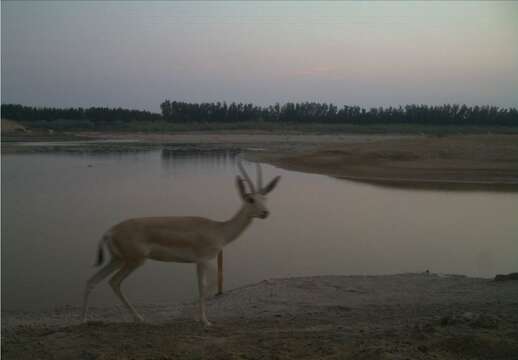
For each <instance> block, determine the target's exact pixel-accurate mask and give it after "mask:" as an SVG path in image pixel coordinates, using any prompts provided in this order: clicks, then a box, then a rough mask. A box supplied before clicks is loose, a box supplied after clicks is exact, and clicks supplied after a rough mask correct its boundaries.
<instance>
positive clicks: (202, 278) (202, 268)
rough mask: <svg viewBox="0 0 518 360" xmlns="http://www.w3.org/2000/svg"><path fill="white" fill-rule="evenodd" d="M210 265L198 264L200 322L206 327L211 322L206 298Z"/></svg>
mask: <svg viewBox="0 0 518 360" xmlns="http://www.w3.org/2000/svg"><path fill="white" fill-rule="evenodd" d="M207 268H208V264H207V263H205V262H199V263H197V264H196V273H197V275H198V291H199V292H200V317H199V318H200V320H201V321H202V322H203V323H204V324H205V325H206V326H210V322H209V320H207V315H206V312H205V297H206V289H205V283H206V277H207Z"/></svg>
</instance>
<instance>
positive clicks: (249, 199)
mask: <svg viewBox="0 0 518 360" xmlns="http://www.w3.org/2000/svg"><path fill="white" fill-rule="evenodd" d="M246 201H248V202H249V203H250V204H253V203H254V202H255V200H254V198H248V199H246Z"/></svg>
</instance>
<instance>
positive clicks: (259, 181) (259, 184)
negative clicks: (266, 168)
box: [255, 162, 263, 191]
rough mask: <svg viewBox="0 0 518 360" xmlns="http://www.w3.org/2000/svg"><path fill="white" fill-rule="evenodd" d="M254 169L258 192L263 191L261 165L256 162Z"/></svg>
mask: <svg viewBox="0 0 518 360" xmlns="http://www.w3.org/2000/svg"><path fill="white" fill-rule="evenodd" d="M255 169H256V171H257V187H258V188H259V191H261V190H262V189H263V170H262V169H261V164H259V163H258V162H256V163H255Z"/></svg>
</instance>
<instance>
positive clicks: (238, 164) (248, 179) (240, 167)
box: [237, 159, 256, 193]
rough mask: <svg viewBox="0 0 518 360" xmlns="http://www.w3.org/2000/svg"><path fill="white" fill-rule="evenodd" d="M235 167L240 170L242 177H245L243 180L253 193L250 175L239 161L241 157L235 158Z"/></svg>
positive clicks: (253, 187)
mask: <svg viewBox="0 0 518 360" xmlns="http://www.w3.org/2000/svg"><path fill="white" fill-rule="evenodd" d="M237 167H238V168H239V171H241V174H243V177H244V178H245V181H246V182H247V183H248V186H250V190H251V191H252V192H253V193H255V192H256V191H255V186H254V183H253V182H252V180H250V176H248V174H247V173H246V170H245V168H244V167H243V164H242V163H241V159H238V160H237Z"/></svg>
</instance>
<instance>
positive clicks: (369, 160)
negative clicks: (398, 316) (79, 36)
mask: <svg viewBox="0 0 518 360" xmlns="http://www.w3.org/2000/svg"><path fill="white" fill-rule="evenodd" d="M5 139H10V140H9V141H7V142H6V141H5ZM31 139H34V140H35V141H37V142H40V143H41V145H38V143H37V142H35V143H34V145H35V146H30V147H29V146H23V147H22V146H20V145H19V144H20V142H21V141H31ZM2 140H3V141H2V152H3V153H4V154H9V153H32V152H48V151H50V152H52V151H63V152H88V151H90V150H94V151H100V152H102V151H106V152H109V151H121V152H123V151H126V150H128V151H130V150H131V151H143V150H149V149H160V148H164V147H167V146H168V145H177V146H182V145H183V146H186V145H189V147H201V148H202V147H204V146H205V147H206V146H213V147H215V148H221V149H223V150H224V149H230V148H232V149H234V150H235V149H240V150H241V151H245V153H246V156H247V158H249V159H251V160H256V161H261V162H266V163H269V164H272V165H274V166H279V167H281V168H284V169H287V170H295V171H302V172H308V173H317V174H322V175H328V176H332V177H336V178H339V179H346V180H350V181H356V182H362V183H369V184H374V185H381V186H390V187H397V188H415V189H440V188H442V189H445V190H448V189H450V190H460V191H462V190H489V191H513V192H514V191H518V135H516V134H508V135H504V134H490V135H473V134H471V135H469V134H467V135H441V136H438V135H418V134H412V135H407V134H342V133H339V134H330V133H326V134H319V133H311V132H307V133H304V132H302V133H282V132H264V131H247V130H244V131H230V132H229V133H222V132H219V131H200V132H180V133H139V132H123V133H120V132H108V133H106V132H74V133H59V134H53V135H46V136H43V137H37V136H20V137H18V138H16V137H14V138H13V137H10V138H9V137H4V136H3V137H2ZM89 140H92V141H98V142H99V141H103V142H104V143H102V144H95V143H93V142H92V143H90V142H89ZM130 140H131V141H130ZM52 141H65V142H68V143H69V144H73V142H77V143H81V142H84V143H82V144H77V145H74V146H61V148H59V149H58V147H57V146H52V145H51V144H50V145H49V144H47V145H46V143H48V142H52ZM110 142H111V143H110ZM101 145H103V146H101Z"/></svg>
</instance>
